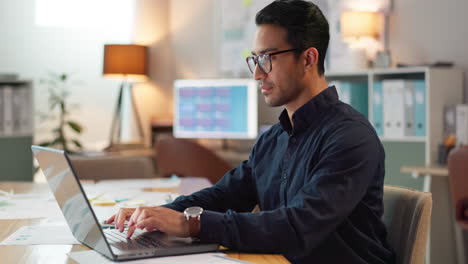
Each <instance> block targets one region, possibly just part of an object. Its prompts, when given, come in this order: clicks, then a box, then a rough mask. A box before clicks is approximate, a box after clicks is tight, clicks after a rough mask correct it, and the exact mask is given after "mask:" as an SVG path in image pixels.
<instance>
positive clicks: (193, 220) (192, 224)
mask: <svg viewBox="0 0 468 264" xmlns="http://www.w3.org/2000/svg"><path fill="white" fill-rule="evenodd" d="M202 213H203V208H201V207H199V206H192V207H189V208H187V209H185V211H184V215H185V218H186V219H187V221H188V223H189V233H190V236H191V237H197V236H198V234H199V233H200V216H201V214H202Z"/></svg>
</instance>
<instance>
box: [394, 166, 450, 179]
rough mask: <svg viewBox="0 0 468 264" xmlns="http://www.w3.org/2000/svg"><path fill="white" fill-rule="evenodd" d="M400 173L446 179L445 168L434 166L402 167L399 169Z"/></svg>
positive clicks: (446, 171) (446, 172)
mask: <svg viewBox="0 0 468 264" xmlns="http://www.w3.org/2000/svg"><path fill="white" fill-rule="evenodd" d="M401 172H406V173H411V174H415V175H416V176H419V175H422V176H424V175H431V176H440V177H447V176H448V169H447V167H441V166H436V165H426V166H403V167H401Z"/></svg>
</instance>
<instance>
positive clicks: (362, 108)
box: [348, 82, 369, 118]
mask: <svg viewBox="0 0 468 264" xmlns="http://www.w3.org/2000/svg"><path fill="white" fill-rule="evenodd" d="M348 84H349V91H350V95H351V103H350V105H351V106H352V107H353V108H354V109H356V110H357V111H359V112H360V113H361V114H363V115H364V116H365V117H366V118H368V111H369V110H368V109H369V100H368V88H367V83H365V82H352V83H351V82H349V83H348Z"/></svg>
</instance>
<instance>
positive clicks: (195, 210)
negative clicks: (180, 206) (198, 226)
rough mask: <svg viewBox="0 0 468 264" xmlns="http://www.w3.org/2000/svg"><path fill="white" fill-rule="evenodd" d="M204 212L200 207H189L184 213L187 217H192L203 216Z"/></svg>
mask: <svg viewBox="0 0 468 264" xmlns="http://www.w3.org/2000/svg"><path fill="white" fill-rule="evenodd" d="M202 212H203V208H201V207H198V206H193V207H189V208H187V209H185V211H184V213H185V215H187V216H192V217H195V216H199V215H201V213H202Z"/></svg>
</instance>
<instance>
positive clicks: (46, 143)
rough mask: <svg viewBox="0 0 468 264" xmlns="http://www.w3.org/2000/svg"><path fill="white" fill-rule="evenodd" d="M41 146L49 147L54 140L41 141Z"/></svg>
mask: <svg viewBox="0 0 468 264" xmlns="http://www.w3.org/2000/svg"><path fill="white" fill-rule="evenodd" d="M39 146H41V147H49V146H52V142H50V141H45V142H41V143H39Z"/></svg>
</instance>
